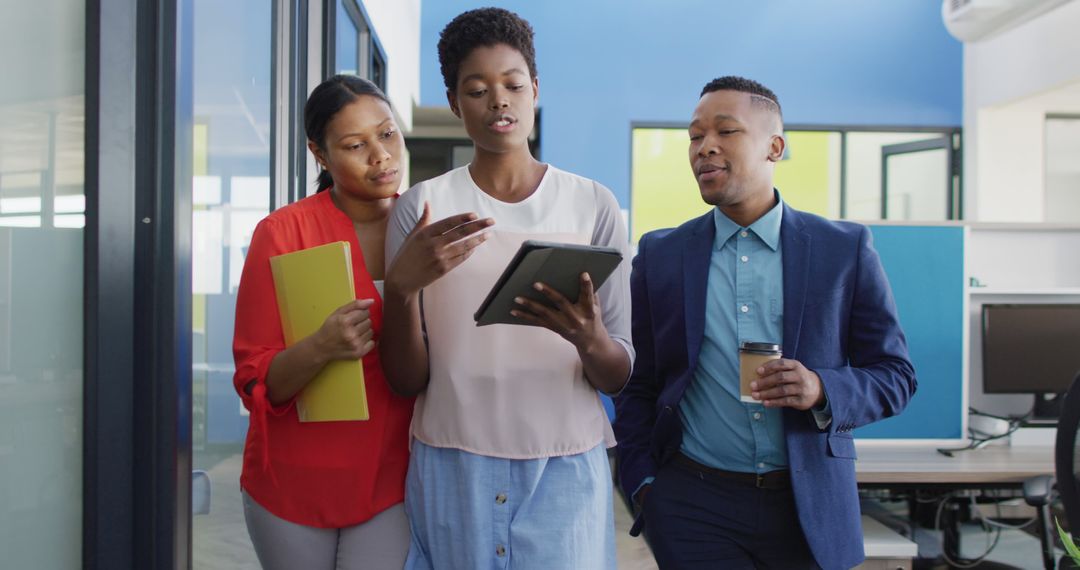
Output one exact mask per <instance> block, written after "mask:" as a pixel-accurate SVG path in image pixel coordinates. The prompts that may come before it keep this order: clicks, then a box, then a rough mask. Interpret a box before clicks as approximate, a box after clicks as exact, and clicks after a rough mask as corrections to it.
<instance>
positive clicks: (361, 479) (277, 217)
mask: <svg viewBox="0 0 1080 570" xmlns="http://www.w3.org/2000/svg"><path fill="white" fill-rule="evenodd" d="M304 126H305V130H306V132H307V137H308V148H310V149H311V152H312V153H313V154H314V155H315V158H316V159H317V160H318V162H319V164H320V166H322V168H323V171H322V173H321V174H320V175H319V181H318V184H319V191H318V192H317V193H316V194H315V195H314V196H310V197H308V198H305V199H303V200H300V201H298V202H296V203H293V204H290V205H288V206H285V207H284V208H281V209H279V210H276V211H274V212H273V213H271V214H270V215H269V216H267V217H266V218H265V219H263V220H262V221H261V222H260V223H259V225H258V226H257V227H256V229H255V233H254V235H253V236H252V238H251V246H250V247H249V249H248V252H247V259H246V260H245V262H244V272H243V275H242V277H241V280H240V290H239V293H238V295H237V300H236V333H235V337H234V339H233V355H234V357H235V360H236V375H235V376H234V378H233V381H234V384H235V386H236V390H237V392H238V393H239V394H240V399H241V400H242V401H243V403H244V406H245V407H246V408H247V409H248V410H250V411H251V420H250V426H249V428H248V436H247V442H246V444H245V446H244V468H243V473H242V474H241V475H240V486H241V487H242V489H243V491H244V507H245V509H244V510H245V515H246V519H247V526H248V532H249V534H250V535H251V539H252V543H254V545H255V551H256V553H257V554H258V556H259V561H260V563H261V564H262V565H263V567H264V568H268V569H275V568H282V569H284V568H290V569H291V568H304V569H331V568H354V567H362V568H378V569H381V568H401V567H402V566H403V564H404V561H405V556H406V554H407V552H408V547H409V526H408V522H407V521H406V519H405V513H404V508H403V505H402V501H403V500H404V482H405V471H406V469H407V467H408V463H409V458H408V432H409V421H410V416H411V414H412V400H411V399H409V398H402V397H399V396H397V395H395V394H393V393H392V392H391V391H390V389H389V387H388V385H387V383H386V380H385V378H384V377H383V371H382V366H381V365H380V363H379V351H377V350H374V347H375V343H376V342H378V339H379V331H380V329H381V326H382V299H381V293H380V292H379V291H378V289H379V287H378V286H379V285H381V283H382V281H381V280H382V278H383V269H384V268H383V242H384V237H385V234H386V221H387V216H388V215H389V213H390V209H391V207H392V206H393V203H394V199H395V198H396V196H397V191H398V187H399V186H400V185H401V169H402V164H401V162H400V161H401V160H402V155H403V154H404V150H405V143H404V140H403V138H402V135H401V133H400V132H399V131H398V128H397V125H396V124H395V122H394V115H393V112H392V111H391V108H390V102H389V101H388V100H387V98H386V96H385V95H384V94H383V93H382V91H380V90H379V88H378V87H376V86H375V85H374V84H373V83H371V82H370V81H367V80H364V79H360V78H358V77H353V76H346V75H338V76H335V77H331V78H330V79H328V80H326V81H325V82H324V83H322V84H321V85H319V86H318V87H316V88H315V90H314V91H313V92H312V93H311V96H310V97H309V98H308V101H307V105H306V106H305V107H304ZM335 241H347V242H349V243H350V244H352V247H351V253H352V263H353V276H354V279H355V286H356V296H357V300H356V301H353V302H351V303H349V304H347V305H344V306H342V307H341V308H339V309H337V310H336V311H335V312H334V313H333V314H331V315H330V316H329V317H327V319H326V321H325V322H324V323H323V325H322V328H320V329H319V330H318V331H317V332H316V333H314V334H312V335H311V336H309V337H307V338H304V339H302V340H300V341H299V342H297V343H296V344H294V345H293V346H291V347H288V348H286V347H285V341H284V336H283V334H282V330H281V321H280V317H279V314H278V307H277V301H276V296H275V294H274V282H273V277H272V276H271V271H270V262H269V258H270V257H272V256H275V255H279V254H282V253H288V252H291V251H296V250H300V249H306V248H310V247H315V246H318V245H322V244H326V243H330V242H335ZM339 359H342V360H344V359H362V361H363V366H364V378H365V384H366V388H367V399H368V407H369V411H370V416H371V419H369V420H367V421H354V422H317V423H300V422H299V420H298V418H297V413H296V406H295V399H296V396H297V394H298V393H299V392H300V391H301V390H302V389H303V388H304V386H305V385H306V384H307V383H308V382H310V381H311V379H312V378H313V377H314V376H315V374H317V373H318V372H319V370H321V369H322V367H323V365H325V364H326V363H327V362H330V361H332V360H339Z"/></svg>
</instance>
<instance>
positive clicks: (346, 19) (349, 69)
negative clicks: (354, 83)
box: [334, 0, 360, 75]
mask: <svg viewBox="0 0 1080 570" xmlns="http://www.w3.org/2000/svg"><path fill="white" fill-rule="evenodd" d="M346 1H347V0H337V30H336V34H337V42H336V43H337V46H336V48H335V51H334V61H335V66H336V67H337V73H349V74H352V75H356V74H358V73H359V72H360V44H359V38H360V30H358V29H357V28H356V24H354V23H353V20H352V16H350V15H349V11H348V10H346V9H345V2H346Z"/></svg>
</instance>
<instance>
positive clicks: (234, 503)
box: [180, 0, 272, 569]
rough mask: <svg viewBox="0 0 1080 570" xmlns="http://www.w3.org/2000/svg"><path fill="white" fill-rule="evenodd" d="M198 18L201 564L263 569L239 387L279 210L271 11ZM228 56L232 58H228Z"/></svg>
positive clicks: (212, 9)
mask: <svg viewBox="0 0 1080 570" xmlns="http://www.w3.org/2000/svg"><path fill="white" fill-rule="evenodd" d="M183 1H185V2H188V3H190V5H191V7H192V10H193V14H194V21H193V25H192V28H193V29H192V30H191V32H190V33H191V34H192V37H191V38H188V40H187V41H189V42H190V43H191V45H192V46H193V50H194V65H193V74H194V77H191V78H188V79H187V80H188V81H191V82H192V85H191V88H192V93H193V98H194V113H193V116H194V121H195V124H194V126H193V129H192V133H191V134H192V138H193V141H194V145H193V148H191V149H181V150H180V152H184V153H191V155H190V157H191V162H192V170H193V175H194V176H193V178H192V181H191V184H192V208H193V212H192V293H193V297H192V311H193V314H192V347H193V350H192V368H193V369H192V378H193V387H192V426H193V427H192V429H193V433H192V446H193V448H194V464H195V465H194V467H195V469H200V470H205V471H207V472H208V473H209V475H210V481H211V486H210V493H211V501H210V512H209V513H208V514H196V515H195V516H194V517H193V518H192V527H193V546H192V550H193V552H192V555H193V561H194V563H193V566H194V568H196V569H199V568H230V569H239V568H252V569H254V568H258V567H259V566H258V561H257V560H256V558H255V553H254V550H253V549H252V546H251V540H250V539H249V538H248V534H247V526H246V525H245V523H244V511H243V503H242V502H241V496H240V484H239V481H240V468H241V464H242V452H243V444H244V437H245V435H246V434H247V414H246V413H245V412H244V410H243V408H242V407H241V405H240V399H239V398H238V397H237V396H236V393H235V391H234V390H233V384H232V375H233V360H232V334H233V314H234V311H235V304H236V288H237V285H238V284H239V282H240V271H241V269H242V267H243V262H244V254H245V253H246V251H247V246H248V243H249V242H250V241H251V234H252V232H253V231H254V229H255V224H256V223H258V221H259V220H261V219H262V218H263V217H265V216H266V214H267V213H268V212H269V210H270V143H269V140H270V116H271V113H270V94H271V84H270V69H271V68H270V65H271V53H272V51H271V32H272V28H271V7H272V3H270V2H264V1H262V0H234V1H230V2H218V1H216V0H183ZM222 54H229V56H228V57H222Z"/></svg>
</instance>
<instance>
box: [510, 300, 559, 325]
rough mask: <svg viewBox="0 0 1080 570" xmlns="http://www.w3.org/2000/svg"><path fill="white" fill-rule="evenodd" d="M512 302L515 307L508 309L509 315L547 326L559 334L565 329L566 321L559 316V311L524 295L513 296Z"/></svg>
mask: <svg viewBox="0 0 1080 570" xmlns="http://www.w3.org/2000/svg"><path fill="white" fill-rule="evenodd" d="M514 302H515V303H517V308H516V309H513V310H511V311H510V314H511V315H513V316H515V317H518V318H521V319H522V320H526V321H528V322H530V323H532V324H537V325H540V326H542V327H545V328H549V329H551V330H553V331H555V332H557V333H559V334H562V333H563V331H565V330H566V329H567V323H565V322H563V320H562V319H561V318H560V317H561V316H562V315H561V314H560V312H559V311H555V310H552V309H551V308H550V307H547V306H545V305H544V304H543V303H538V302H536V301H533V300H532V299H526V298H525V297H515V298H514Z"/></svg>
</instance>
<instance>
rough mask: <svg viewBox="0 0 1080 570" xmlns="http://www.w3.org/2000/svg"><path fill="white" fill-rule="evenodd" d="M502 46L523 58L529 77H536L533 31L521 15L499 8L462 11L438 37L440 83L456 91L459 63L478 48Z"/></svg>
mask: <svg viewBox="0 0 1080 570" xmlns="http://www.w3.org/2000/svg"><path fill="white" fill-rule="evenodd" d="M499 44H506V45H508V46H510V47H512V48H514V49H515V50H517V51H518V53H520V54H521V57H523V58H525V63H526V64H528V66H529V77H530V78H534V77H536V50H535V48H534V47H533V29H532V26H530V25H529V23H528V22H526V21H525V20H524V19H523V18H522V17H521V16H518V15H517V14H515V13H513V12H511V11H509V10H504V9H502V8H480V9H477V10H469V11H468V12H462V13H461V14H459V15H458V16H457V17H456V18H454V19H453V20H451V21H450V23H449V24H447V25H446V27H445V28H443V31H442V33H441V34H439V66H440V68H441V70H442V76H443V83H445V84H446V88H447V89H448V90H450V91H454V90H455V89H457V82H458V70H460V69H461V62H463V61H465V58H467V57H469V54H471V53H472V51H473V50H474V49H476V48H478V47H481V46H484V47H491V46H495V45H499Z"/></svg>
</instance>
